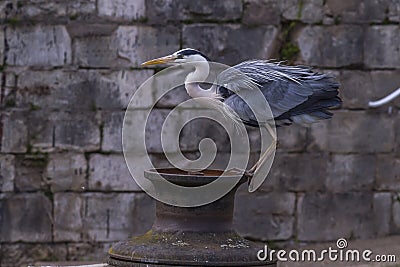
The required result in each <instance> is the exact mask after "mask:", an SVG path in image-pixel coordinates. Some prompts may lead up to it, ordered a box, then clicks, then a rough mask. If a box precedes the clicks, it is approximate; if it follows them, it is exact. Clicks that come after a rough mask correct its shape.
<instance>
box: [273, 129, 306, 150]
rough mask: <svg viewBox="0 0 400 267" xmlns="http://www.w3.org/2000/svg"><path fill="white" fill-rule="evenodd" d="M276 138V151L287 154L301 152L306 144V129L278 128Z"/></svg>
mask: <svg viewBox="0 0 400 267" xmlns="http://www.w3.org/2000/svg"><path fill="white" fill-rule="evenodd" d="M276 132H277V138H278V146H277V147H278V150H279V151H289V152H301V151H303V150H304V149H305V147H306V144H307V128H305V127H302V126H299V125H291V126H290V127H280V128H277V129H276Z"/></svg>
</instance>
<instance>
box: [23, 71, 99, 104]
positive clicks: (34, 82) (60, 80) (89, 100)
mask: <svg viewBox="0 0 400 267" xmlns="http://www.w3.org/2000/svg"><path fill="white" fill-rule="evenodd" d="M87 80H88V75H87V72H75V71H62V70H55V71H24V72H22V73H21V74H20V75H19V79H18V82H17V88H18V90H17V92H16V106H17V107H21V108H31V109H34V110H41V109H47V110H83V109H91V108H92V106H93V105H94V104H93V103H94V96H93V95H94V92H93V91H94V89H93V87H94V86H90V85H91V84H90V82H88V81H87Z"/></svg>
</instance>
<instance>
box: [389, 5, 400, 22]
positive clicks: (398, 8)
mask: <svg viewBox="0 0 400 267" xmlns="http://www.w3.org/2000/svg"><path fill="white" fill-rule="evenodd" d="M388 10H389V13H388V19H389V20H390V21H397V22H400V2H399V1H397V0H391V1H390V3H389V8H388Z"/></svg>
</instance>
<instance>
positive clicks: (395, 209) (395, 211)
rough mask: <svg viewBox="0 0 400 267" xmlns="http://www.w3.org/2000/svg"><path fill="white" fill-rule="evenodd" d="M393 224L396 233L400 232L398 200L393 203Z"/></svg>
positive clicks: (399, 200)
mask: <svg viewBox="0 0 400 267" xmlns="http://www.w3.org/2000/svg"><path fill="white" fill-rule="evenodd" d="M392 210H393V211H392V214H393V223H394V226H395V227H396V229H397V230H398V231H400V199H399V198H397V199H395V200H394V201H393V208H392Z"/></svg>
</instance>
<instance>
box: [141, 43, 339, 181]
mask: <svg viewBox="0 0 400 267" xmlns="http://www.w3.org/2000/svg"><path fill="white" fill-rule="evenodd" d="M208 62H209V59H208V57H207V56H205V55H204V54H203V53H201V52H200V51H197V50H195V49H191V48H186V49H182V50H179V51H177V52H175V53H173V54H171V55H168V56H164V57H160V58H156V59H152V60H150V61H147V62H144V63H143V64H142V66H148V65H157V64H164V63H176V64H182V63H191V64H192V66H194V70H193V72H191V73H189V74H188V75H187V77H186V80H185V88H186V91H187V93H188V94H189V96H191V97H192V98H196V97H208V98H210V99H213V100H218V101H221V102H223V103H224V104H226V105H227V106H228V107H229V108H230V109H232V110H233V111H235V112H236V114H235V116H239V118H240V119H241V120H242V122H243V123H244V124H245V125H248V126H253V127H260V126H265V127H266V128H267V130H268V132H269V134H270V135H271V137H272V139H273V142H272V144H271V145H270V146H269V147H268V148H267V150H266V151H265V152H264V153H263V154H262V155H261V156H260V159H259V160H258V162H257V163H256V164H255V165H254V166H253V167H252V168H250V169H249V170H248V171H246V174H247V175H248V176H250V177H251V176H252V175H253V174H254V173H255V172H257V170H258V168H259V167H260V166H261V165H262V163H263V162H264V161H265V160H266V158H267V157H268V156H269V154H270V153H271V150H272V149H273V148H274V147H275V146H276V141H277V138H276V136H275V133H274V131H273V130H272V129H271V126H270V125H269V123H268V121H258V120H257V119H256V117H255V116H254V114H253V112H252V110H251V108H250V107H249V106H248V105H247V103H246V102H245V101H244V100H243V99H242V98H241V97H239V95H238V92H239V91H240V90H248V89H249V86H257V87H258V88H259V89H260V90H261V92H262V95H263V96H264V97H265V99H266V101H267V102H268V104H269V106H270V108H271V111H272V115H273V118H274V122H275V124H276V125H277V126H282V125H290V124H292V123H297V124H302V125H308V124H311V123H314V122H317V121H320V120H325V119H330V118H331V117H332V115H333V114H332V113H331V112H329V111H328V110H329V109H332V108H336V107H339V106H340V105H341V99H340V98H339V96H338V89H339V84H338V83H337V82H336V81H335V78H334V77H332V76H329V75H327V74H322V73H316V72H313V71H312V70H311V68H310V67H306V66H287V65H284V64H281V63H280V62H276V63H274V62H271V61H268V60H249V61H245V62H242V63H240V64H238V65H235V66H233V67H232V68H229V69H227V70H225V71H223V72H221V73H220V74H219V75H218V77H217V79H216V82H215V83H214V84H213V86H211V87H210V88H209V89H203V88H202V87H201V86H200V84H201V83H200V82H199V81H204V80H205V79H206V77H207V76H208V74H209V63H208ZM238 72H239V73H242V74H244V75H237V73H238Z"/></svg>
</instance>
